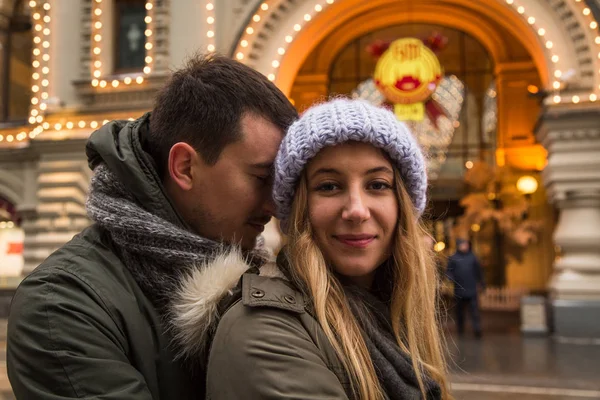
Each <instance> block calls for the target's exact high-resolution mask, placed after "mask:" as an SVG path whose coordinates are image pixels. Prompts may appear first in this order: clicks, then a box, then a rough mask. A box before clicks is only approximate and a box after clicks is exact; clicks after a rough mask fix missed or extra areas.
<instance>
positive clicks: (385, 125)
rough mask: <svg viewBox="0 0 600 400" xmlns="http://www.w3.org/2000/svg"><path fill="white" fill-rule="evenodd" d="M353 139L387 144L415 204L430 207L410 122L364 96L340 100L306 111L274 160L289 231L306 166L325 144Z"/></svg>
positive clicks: (276, 191)
mask: <svg viewBox="0 0 600 400" xmlns="http://www.w3.org/2000/svg"><path fill="white" fill-rule="evenodd" d="M348 141H357V142H365V143H371V144H372V145H373V146H376V147H379V148H381V149H383V150H384V151H385V152H386V153H387V154H388V155H389V157H390V158H391V159H392V161H393V162H394V163H395V164H396V167H397V168H398V170H399V171H400V175H401V177H402V181H403V182H404V185H405V186H406V190H407V191H408V193H409V195H410V197H411V199H412V202H413V205H414V206H415V209H416V210H417V212H418V214H419V215H421V214H422V213H423V210H424V209H425V203H426V201H427V199H426V192H427V171H426V166H425V159H424V157H423V153H422V152H421V149H420V148H419V145H418V144H417V141H416V140H415V138H414V137H413V135H412V133H411V132H410V130H409V129H408V127H407V126H406V124H404V123H402V122H400V121H398V119H397V118H396V116H395V115H394V114H393V113H392V112H390V111H389V110H386V109H384V108H380V107H376V106H373V105H372V104H369V103H368V102H366V101H363V100H349V99H335V100H332V101H329V102H326V103H322V104H319V105H317V106H314V107H312V108H310V109H309V110H307V111H306V112H305V113H304V114H303V115H302V116H301V117H300V119H298V120H297V121H296V122H294V123H293V124H292V126H290V128H289V130H288V133H287V135H286V136H285V138H284V139H283V142H282V143H281V147H280V148H279V153H278V154H277V158H276V160H275V181H274V186H273V197H274V199H275V204H276V206H277V218H279V219H280V220H281V224H282V228H283V229H284V231H285V230H286V229H287V226H286V225H287V219H288V218H289V216H290V211H291V206H292V201H293V199H294V193H295V191H296V185H297V183H298V181H299V179H300V175H301V174H302V170H303V169H304V167H305V166H306V164H307V163H308V161H309V160H310V159H311V158H313V157H314V156H315V155H316V154H317V153H318V152H319V151H320V150H321V149H323V148H324V147H328V146H335V145H339V144H342V143H345V142H348Z"/></svg>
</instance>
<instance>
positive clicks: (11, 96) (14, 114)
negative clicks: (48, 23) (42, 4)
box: [0, 0, 33, 125]
mask: <svg viewBox="0 0 600 400" xmlns="http://www.w3.org/2000/svg"><path fill="white" fill-rule="evenodd" d="M28 10H29V7H28V5H27V3H26V2H25V1H22V0H7V1H0V124H3V125H7V124H8V125H11V124H15V125H23V123H24V121H26V120H27V115H28V113H29V104H30V93H31V92H30V89H31V74H32V67H31V52H32V43H33V41H32V33H31V21H30V16H29V15H28V14H27V12H28Z"/></svg>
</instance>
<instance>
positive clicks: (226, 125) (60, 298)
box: [7, 56, 297, 400]
mask: <svg viewBox="0 0 600 400" xmlns="http://www.w3.org/2000/svg"><path fill="white" fill-rule="evenodd" d="M295 118H297V113H296V111H295V109H294V107H293V106H292V105H291V104H290V102H289V101H288V100H287V98H286V97H285V96H284V95H283V93H281V92H280V91H279V90H278V89H277V88H276V87H275V86H274V85H273V84H272V83H271V82H269V81H268V80H267V79H266V78H265V77H264V76H262V75H261V74H260V73H258V72H256V71H254V70H252V69H251V68H249V67H247V66H244V65H243V64H241V63H238V62H236V61H233V60H230V59H228V58H225V57H220V56H212V57H202V56H198V57H195V58H193V59H192V60H191V61H190V62H189V63H188V64H187V66H186V67H185V68H183V69H182V70H180V71H177V72H175V73H174V74H173V76H172V78H171V79H170V81H169V82H168V83H167V85H166V86H165V87H164V89H163V90H162V91H161V92H160V94H159V95H158V97H157V99H156V104H155V107H154V110H153V111H152V113H150V114H147V115H145V116H143V117H141V118H140V119H138V120H136V121H133V122H126V121H115V122H112V123H109V124H107V125H105V126H104V127H103V128H102V129H100V130H99V131H96V132H94V133H93V134H92V136H91V137H90V139H89V141H88V144H87V147H86V152H87V155H88V160H89V164H90V167H91V168H92V169H94V172H95V175H94V178H93V179H92V183H91V187H90V194H89V197H88V201H87V205H86V206H87V210H88V214H89V216H90V218H91V219H92V220H93V221H94V224H93V225H92V226H91V227H89V228H87V229H85V230H84V231H83V232H81V233H80V234H79V235H77V236H75V237H74V238H73V239H72V240H71V241H70V242H69V243H67V244H66V245H64V246H63V247H62V248H61V249H59V250H58V251H56V252H55V253H54V254H52V255H51V256H50V257H48V259H47V260H46V261H44V262H43V263H42V264H41V265H40V266H39V267H38V268H36V270H35V271H34V272H32V273H31V274H30V275H29V276H28V277H27V278H25V280H24V281H23V283H22V284H21V286H20V287H19V289H18V290H17V293H16V295H15V297H14V299H13V303H12V307H11V313H10V317H9V322H8V346H7V364H8V375H9V378H10V381H11V384H12V387H13V390H14V393H15V395H16V397H17V398H18V399H70V398H103V399H119V400H123V399H178V400H179V399H192V398H194V399H198V398H203V397H204V388H203V384H204V382H203V379H202V376H201V373H197V371H198V370H199V369H200V370H201V369H202V366H201V365H200V366H198V365H195V366H194V368H191V367H190V366H189V365H187V363H185V362H184V361H183V360H180V359H179V358H178V357H176V355H177V351H178V349H177V348H176V346H173V344H172V340H171V339H172V338H171V336H172V335H171V331H170V329H169V328H170V327H169V325H168V323H167V322H166V321H168V316H169V313H170V311H171V310H170V305H171V300H172V299H171V296H172V295H173V293H174V289H175V288H176V287H177V286H178V283H179V280H180V278H181V277H182V276H184V275H186V272H188V271H190V268H201V267H202V265H203V263H205V262H209V261H210V260H211V257H214V256H215V254H216V253H218V251H219V250H220V249H222V248H223V247H224V246H228V245H229V244H239V245H240V246H241V248H242V249H243V250H244V251H246V253H247V255H248V256H249V257H250V259H251V260H252V259H254V260H256V262H257V263H260V262H261V260H262V259H261V257H260V254H259V252H257V251H253V250H252V249H253V247H254V246H255V242H256V239H257V237H258V235H259V234H260V233H261V232H262V230H263V228H264V226H265V224H266V223H267V222H268V221H269V219H270V218H271V215H272V214H273V213H274V209H273V208H274V206H273V203H272V201H271V193H270V191H271V165H272V163H273V161H274V159H275V155H276V153H277V150H278V147H279V144H280V142H281V140H282V138H283V134H284V131H285V130H286V129H287V127H288V126H289V124H291V122H292V121H293V120H294V119H295ZM255 255H256V257H254V258H253V256H255ZM190 371H195V372H196V374H195V375H193V374H191V373H190Z"/></svg>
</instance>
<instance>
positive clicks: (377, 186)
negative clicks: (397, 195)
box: [369, 181, 392, 190]
mask: <svg viewBox="0 0 600 400" xmlns="http://www.w3.org/2000/svg"><path fill="white" fill-rule="evenodd" d="M369 187H370V189H372V190H387V189H391V188H392V185H390V184H389V183H387V182H382V181H375V182H371V184H370V185H369Z"/></svg>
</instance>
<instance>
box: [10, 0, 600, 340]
mask: <svg viewBox="0 0 600 400" xmlns="http://www.w3.org/2000/svg"><path fill="white" fill-rule="evenodd" d="M0 8H2V9H3V10H7V11H6V12H5V13H3V15H6V16H7V17H6V18H9V17H8V16H12V19H11V20H10V21H8V22H6V21H5V22H6V23H5V24H4V25H3V26H4V28H2V29H3V30H2V34H3V35H4V36H2V40H3V42H2V43H3V49H2V53H1V54H2V65H3V67H2V76H3V79H4V80H3V81H2V85H3V87H4V88H5V90H3V91H2V102H1V104H2V107H3V108H2V110H3V113H2V120H0V201H1V211H2V214H1V215H0V241H1V243H0V246H2V247H1V248H0V250H2V252H3V253H2V255H1V256H2V257H3V258H2V260H3V263H2V265H4V266H6V267H2V268H4V270H0V276H4V277H9V276H23V275H26V274H28V273H29V272H31V271H32V270H33V268H35V267H36V266H37V265H38V264H39V263H40V262H41V261H43V260H44V259H45V258H46V257H47V256H48V255H49V254H50V253H51V252H52V251H53V250H55V249H56V248H57V247H59V246H60V245H61V244H63V243H64V242H66V241H67V240H69V239H70V238H71V237H72V236H73V234H75V233H77V232H78V231H80V230H81V229H82V228H83V227H85V226H87V224H89V221H88V219H87V217H86V212H85V196H86V191H87V187H88V183H89V179H90V177H91V171H89V169H88V167H87V163H86V158H85V153H84V145H85V141H86V138H87V137H88V136H89V135H90V133H91V132H93V131H94V130H95V129H97V128H98V127H100V126H101V125H102V124H104V123H106V122H108V121H109V120H113V119H131V118H136V117H139V116H140V115H142V114H143V113H145V112H147V111H149V110H150V109H151V107H152V99H153V96H154V94H155V92H156V90H157V89H158V88H159V87H160V86H161V85H162V84H163V83H164V82H165V80H166V79H167V78H168V76H169V73H170V71H171V70H173V69H176V68H177V67H179V66H181V65H183V63H184V62H185V59H186V57H187V56H189V55H191V54H193V53H194V52H197V51H201V52H213V51H217V52H219V53H222V54H226V55H229V56H231V57H233V58H236V59H238V60H239V61H241V62H243V63H246V64H248V65H250V66H252V67H253V68H256V69H257V70H258V71H260V72H262V73H263V74H264V75H265V76H267V77H268V78H269V79H270V80H272V81H274V82H275V83H276V84H277V85H278V86H279V88H281V90H282V91H283V92H284V93H285V94H286V95H287V96H288V97H289V98H290V99H291V100H292V101H293V102H294V103H295V105H296V106H297V107H298V108H299V109H300V110H302V109H304V108H305V107H307V106H308V105H310V104H312V103H313V102H315V101H319V100H321V99H323V98H325V97H327V96H330V95H332V94H343V95H354V96H355V97H356V96H359V97H360V96H363V97H364V96H368V95H369V92H368V91H365V90H363V91H362V92H361V90H362V89H361V88H365V86H363V84H367V83H369V79H370V77H371V76H372V74H373V70H374V67H375V63H376V60H374V59H372V58H370V56H369V55H368V54H365V52H364V49H365V48H366V47H369V46H372V45H373V44H374V43H377V42H378V41H381V40H393V39H397V38H402V37H413V36H414V37H423V35H425V36H427V35H430V34H433V35H435V37H443V38H444V41H447V45H446V46H445V49H444V50H443V51H440V52H439V53H438V59H439V60H440V62H441V64H442V66H443V67H444V69H445V71H446V75H447V76H449V77H454V78H452V79H456V80H457V82H458V81H459V82H460V85H458V84H456V85H458V86H456V87H459V88H462V91H461V92H460V99H459V100H456V99H455V100H456V101H458V103H457V102H456V101H455V105H456V106H457V111H456V115H455V119H454V120H453V121H451V122H452V127H451V128H449V130H448V132H447V133H448V135H449V136H448V137H447V140H446V141H445V143H443V146H441V148H440V143H441V142H440V138H439V137H437V136H436V135H433V136H432V135H431V132H434V133H435V132H437V131H432V130H428V131H426V132H425V133H424V134H423V135H424V136H423V140H424V141H426V140H429V141H430V142H432V143H433V142H435V143H436V146H437V147H436V153H435V155H436V157H433V158H435V159H436V160H437V166H436V167H435V168H437V169H436V170H435V173H434V174H431V175H432V177H434V179H432V187H431V195H430V197H431V198H432V200H433V202H432V203H434V207H433V209H432V211H431V214H432V221H431V226H432V230H433V233H434V235H435V236H436V239H438V240H439V242H438V243H442V244H444V245H445V244H448V248H450V247H451V246H450V241H451V240H452V238H453V237H454V236H453V235H455V234H456V233H452V232H451V231H452V230H453V229H454V228H453V227H452V226H450V227H449V225H448V224H449V221H450V223H451V222H452V221H455V220H452V219H450V220H444V218H445V217H443V216H444V215H446V216H447V215H451V214H452V211H448V210H449V208H452V207H454V206H456V205H460V199H461V198H464V197H465V195H466V194H467V193H466V192H467V189H465V187H466V186H465V185H464V182H463V180H464V176H465V175H467V172H468V170H469V169H472V168H473V166H474V165H475V166H477V165H480V164H481V165H487V166H489V167H490V168H491V169H492V171H493V173H494V174H496V175H495V176H496V178H494V179H493V182H494V185H495V189H493V190H490V189H489V187H485V188H484V189H482V190H483V191H482V193H484V194H485V195H486V196H487V198H488V200H489V201H490V205H491V207H492V209H493V210H495V212H499V210H504V211H505V212H504V214H502V215H508V214H510V212H511V210H515V209H518V207H517V206H518V204H520V203H518V201H517V200H514V201H513V200H510V199H509V198H511V196H512V195H514V194H515V193H516V197H515V196H513V197H514V198H521V200H522V198H525V197H526V200H527V204H526V211H525V212H524V213H523V211H519V212H521V214H519V216H520V215H526V216H527V218H532V219H536V220H537V221H538V222H539V224H538V226H537V230H536V234H535V240H534V241H532V240H526V242H527V244H526V245H523V246H522V248H521V249H519V250H518V251H517V252H516V253H515V254H517V256H515V257H510V258H509V259H506V260H505V259H504V253H505V252H508V251H509V250H510V247H511V246H512V244H514V243H512V242H511V240H512V241H513V242H515V240H514V238H513V239H511V240H509V239H508V238H504V239H502V234H499V233H498V232H500V230H499V226H501V225H502V221H503V220H502V219H501V218H500V217H498V218H496V220H495V221H496V222H495V223H496V226H495V228H494V227H493V226H492V225H493V224H492V225H490V224H487V225H490V226H491V228H490V229H491V230H489V232H488V233H486V232H487V231H486V229H487V228H485V227H484V225H483V222H481V221H479V220H477V221H476V223H469V225H468V228H470V229H467V230H468V231H469V232H466V233H465V234H467V235H469V237H470V238H471V239H473V240H474V243H476V244H477V245H478V246H479V247H480V248H481V251H482V252H484V250H485V249H486V248H487V250H489V251H488V254H489V259H490V263H491V264H494V263H498V260H499V259H500V258H502V262H501V263H500V264H499V265H500V267H496V269H495V270H496V271H500V272H501V275H502V276H500V277H499V278H498V279H499V281H498V282H501V283H502V285H506V286H508V287H524V288H527V289H529V290H543V291H548V292H549V293H550V294H551V299H552V305H553V310H554V320H555V331H556V333H557V334H558V335H562V336H583V337H600V322H598V321H600V99H599V97H600V30H599V28H598V20H597V19H596V18H600V13H599V11H600V0H424V1H419V2H414V1H410V0H371V1H368V2H367V1H362V0H272V1H270V0H263V1H256V0H218V1H217V0H177V1H175V0H51V1H49V0H35V1H34V0H32V1H18V0H2V1H0ZM17 28H18V29H17ZM459 103H460V104H459ZM450 105H451V104H450ZM427 132H429V135H430V136H427ZM428 143H429V142H428ZM438 156H439V157H438ZM432 162H433V161H432ZM478 162H479V164H478ZM475 169H477V168H475ZM484 170H485V168H483V169H482V170H481V171H484ZM481 171H479V172H478V173H479V174H482V173H483V172H481ZM524 175H527V176H528V177H533V179H534V180H535V181H536V182H537V181H539V182H540V187H539V188H538V190H537V191H535V193H533V194H532V195H531V194H529V193H528V194H527V196H525V197H524V196H520V197H519V196H518V193H517V191H516V189H515V188H516V186H515V183H516V182H517V181H518V180H519V178H520V177H522V176H524ZM471 176H477V174H475V172H472V173H471ZM501 198H502V199H503V200H502V202H500V200H499V199H501ZM519 201H520V200H519ZM511 204H512V205H514V207H512V208H511ZM462 205H463V206H464V204H462ZM515 207H516V208H515ZM494 215H495V214H494ZM498 215H500V214H498ZM519 218H520V217H519ZM517 219H518V218H517ZM480 222H481V224H480ZM522 222H523V221H520V222H519V224H521V223H522ZM487 225H486V226H487ZM519 226H524V225H519ZM449 232H450V233H449ZM512 232H513V233H515V235H516V234H519V233H520V234H521V237H522V236H523V234H524V233H523V232H520V231H519V230H518V229H513V230H512ZM486 235H487V236H486ZM515 237H517V236H515ZM499 240H503V241H500V242H499ZM523 240H525V239H523ZM275 241H276V240H275ZM498 243H500V245H499V244H498ZM486 246H487V247H486ZM436 250H440V251H441V250H442V248H437V249H436ZM491 264H490V265H491ZM498 268H500V269H498ZM0 279H2V278H0ZM590 321H592V322H590ZM593 321H596V322H593Z"/></svg>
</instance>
